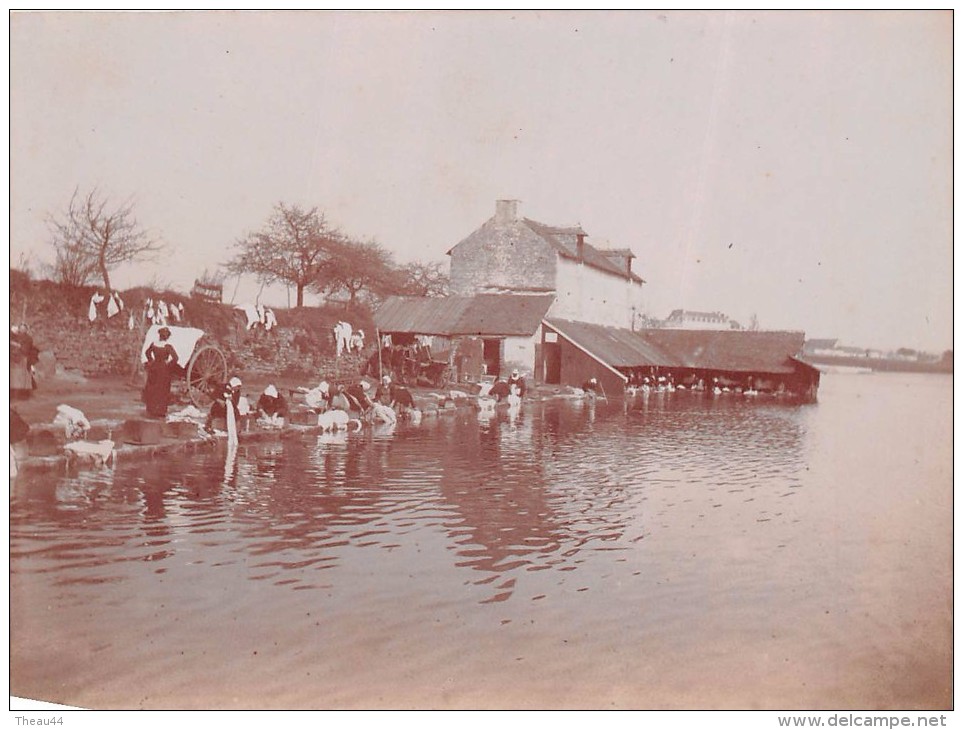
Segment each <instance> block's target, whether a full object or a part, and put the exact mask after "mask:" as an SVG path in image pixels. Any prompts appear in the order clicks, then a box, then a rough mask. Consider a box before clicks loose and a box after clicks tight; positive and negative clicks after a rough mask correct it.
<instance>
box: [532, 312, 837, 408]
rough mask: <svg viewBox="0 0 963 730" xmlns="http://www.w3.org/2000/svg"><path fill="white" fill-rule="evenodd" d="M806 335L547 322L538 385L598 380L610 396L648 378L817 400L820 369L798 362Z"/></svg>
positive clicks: (573, 383) (686, 384) (559, 321)
mask: <svg viewBox="0 0 963 730" xmlns="http://www.w3.org/2000/svg"><path fill="white" fill-rule="evenodd" d="M804 340H805V335H804V333H802V332H774V331H747V330H728V331H727V330H672V329H644V330H635V331H633V330H630V329H625V328H619V327H605V326H602V325H596V324H591V323H588V322H579V321H574V320H563V319H557V318H549V319H546V320H545V321H544V322H543V326H542V346H541V348H540V351H541V352H540V357H541V360H540V363H539V364H538V366H537V368H536V370H537V371H538V372H537V376H536V377H537V379H538V380H539V381H540V382H543V383H545V384H546V385H571V386H575V387H578V386H579V385H581V384H582V383H584V382H585V381H586V380H587V379H588V378H590V377H596V378H598V380H599V382H601V383H602V386H603V387H604V388H605V390H606V391H607V393H608V394H609V395H613V394H615V395H622V394H623V393H624V392H625V390H626V388H628V387H629V386H632V385H639V384H641V383H643V382H644V380H645V378H649V379H650V381H652V382H656V381H657V380H658V378H666V379H669V380H671V382H673V383H675V384H677V385H683V386H684V387H687V388H692V387H700V386H701V387H706V388H710V387H713V386H714V385H718V386H720V387H723V388H731V389H739V390H753V391H758V392H763V393H778V394H785V395H790V396H794V397H797V398H799V399H801V400H804V401H812V400H815V398H816V391H817V389H818V387H819V370H817V369H816V368H815V367H813V366H812V365H809V364H808V363H806V362H803V361H802V360H800V359H799V354H800V353H801V351H802V347H803V342H804Z"/></svg>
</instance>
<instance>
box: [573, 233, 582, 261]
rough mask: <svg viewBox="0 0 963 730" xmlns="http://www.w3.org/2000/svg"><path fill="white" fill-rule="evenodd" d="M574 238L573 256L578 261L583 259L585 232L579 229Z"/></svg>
mask: <svg viewBox="0 0 963 730" xmlns="http://www.w3.org/2000/svg"><path fill="white" fill-rule="evenodd" d="M570 240H571V239H570ZM575 240H576V243H575V256H576V258H577V259H578V260H579V261H584V260H585V232H584V231H581V230H580V231H579V232H578V234H577V238H576V239H575Z"/></svg>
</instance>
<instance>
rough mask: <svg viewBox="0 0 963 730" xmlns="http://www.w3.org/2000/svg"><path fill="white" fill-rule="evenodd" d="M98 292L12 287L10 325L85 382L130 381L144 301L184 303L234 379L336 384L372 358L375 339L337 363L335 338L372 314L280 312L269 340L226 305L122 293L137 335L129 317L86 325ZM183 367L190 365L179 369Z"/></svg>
mask: <svg viewBox="0 0 963 730" xmlns="http://www.w3.org/2000/svg"><path fill="white" fill-rule="evenodd" d="M93 291H94V289H93V288H84V289H76V290H65V289H64V288H62V287H60V286H59V285H57V284H54V283H53V282H47V281H34V282H23V281H18V282H17V286H16V287H11V318H12V321H14V322H18V321H26V323H27V324H28V326H29V327H30V332H31V335H32V336H33V338H34V343H35V344H36V346H37V347H38V348H39V349H40V350H42V351H48V352H52V353H53V355H54V356H55V357H56V360H57V365H58V367H60V368H62V369H66V370H74V371H79V372H82V373H83V374H84V375H86V376H88V377H91V376H93V377H96V376H101V375H112V376H118V375H120V376H125V377H127V376H131V375H132V374H133V373H134V371H135V368H136V367H137V365H138V363H139V360H140V349H141V346H142V345H143V341H144V336H145V332H146V326H145V325H143V324H142V323H141V319H140V317H139V314H140V311H141V307H142V304H143V300H144V299H146V297H147V296H153V298H154V299H155V300H156V299H157V298H164V299H165V301H177V300H182V301H184V302H185V322H183V323H182V324H184V325H185V326H189V327H198V328H200V329H203V330H204V331H205V332H206V333H207V334H206V335H205V337H204V339H202V340H201V343H202V344H203V343H205V342H207V343H210V344H213V345H216V346H217V347H219V348H220V349H221V351H222V352H224V354H225V357H226V359H227V361H228V368H229V370H231V371H236V372H244V373H263V374H276V375H284V374H286V375H307V376H310V377H311V378H313V377H314V376H316V375H318V374H321V375H325V376H329V377H332V378H348V377H355V376H357V375H358V374H359V373H360V370H361V365H362V362H363V361H364V359H365V357H367V356H368V355H370V353H371V352H373V351H374V344H375V343H374V342H373V340H374V337H373V336H369V338H368V340H367V341H366V347H365V352H364V354H362V355H356V354H355V355H342V357H341V358H335V356H334V355H335V346H334V341H333V337H332V334H331V330H332V328H333V326H334V324H335V323H336V322H337V321H338V320H339V319H345V320H347V321H349V322H351V323H352V324H353V325H354V326H355V327H356V328H357V327H361V328H363V329H364V328H367V329H366V332H369V333H371V335H373V333H374V326H373V324H372V322H371V317H370V314H369V313H368V312H367V311H362V310H360V309H359V310H357V311H352V312H345V311H344V310H343V309H342V308H340V307H339V308H334V307H303V308H301V309H294V310H275V314H276V315H277V319H278V323H279V326H278V327H275V328H274V329H272V331H271V332H265V331H264V330H263V329H260V328H256V329H253V330H247V329H246V327H245V319H244V316H243V314H242V313H241V312H239V311H237V310H235V309H234V308H233V307H232V306H231V305H229V304H210V303H205V302H199V301H196V300H191V299H189V298H186V297H183V296H178V295H176V293H174V294H173V295H172V293H170V292H160V293H152V292H146V291H145V290H131V291H130V292H123V293H122V295H123V297H124V301H125V302H126V303H127V307H128V311H130V310H131V309H132V310H133V311H134V312H135V313H136V314H137V315H138V316H137V317H135V320H136V325H135V327H134V329H133V330H131V329H129V328H128V323H129V318H128V316H127V312H125V313H122V314H120V315H117V316H115V317H112V318H110V319H106V318H104V317H101V318H99V319H97V320H96V321H95V322H93V323H91V322H89V321H88V319H87V317H86V314H87V306H88V303H89V299H90V295H91V294H92V293H93ZM182 364H184V365H186V363H182Z"/></svg>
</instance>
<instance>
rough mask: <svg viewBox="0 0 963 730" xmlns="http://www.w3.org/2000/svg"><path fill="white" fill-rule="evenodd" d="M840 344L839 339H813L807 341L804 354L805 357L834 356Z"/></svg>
mask: <svg viewBox="0 0 963 730" xmlns="http://www.w3.org/2000/svg"><path fill="white" fill-rule="evenodd" d="M838 342H839V339H838V338H834V339H826V338H823V339H817V338H814V339H811V340H806V343H805V344H804V345H803V354H805V355H832V354H833V353H834V352H835V351H836V345H837V343H838Z"/></svg>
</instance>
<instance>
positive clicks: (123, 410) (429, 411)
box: [11, 372, 568, 472]
mask: <svg viewBox="0 0 963 730" xmlns="http://www.w3.org/2000/svg"><path fill="white" fill-rule="evenodd" d="M242 379H243V381H244V387H243V390H242V392H243V394H244V395H245V396H246V397H247V399H248V400H249V401H250V402H251V403H252V404H254V403H256V402H257V399H258V397H259V395H260V393H261V392H262V391H263V390H264V388H265V387H266V386H267V385H269V384H274V385H275V387H277V389H278V390H279V391H281V392H282V393H283V394H285V395H289V400H290V401H291V406H292V417H291V418H289V419H288V422H287V423H286V424H285V426H283V427H281V428H276V427H273V428H272V427H262V426H259V425H258V424H256V422H254V421H253V419H252V420H251V421H248V422H246V423H245V424H244V426H243V427H242V428H241V430H240V431H239V433H238V441H239V443H241V444H244V443H252V442H256V441H264V440H271V439H280V438H284V437H286V436H290V435H294V434H311V433H320V432H321V431H322V430H323V429H322V428H321V427H319V426H317V425H316V424H315V423H314V422H313V419H312V418H311V417H310V414H309V413H308V412H307V411H306V410H304V409H301V410H300V411H299V410H298V399H297V395H296V392H297V389H298V388H299V387H305V386H310V385H314V384H313V383H306V382H300V381H296V380H294V379H292V378H280V379H269V378H267V377H265V376H263V375H258V374H242ZM453 389H454V390H456V391H459V392H460V393H464V394H465V396H466V397H457V398H448V399H439V398H438V397H437V396H438V395H446V394H448V393H449V391H447V390H439V389H423V388H412V389H411V391H412V394H413V395H414V397H415V399H416V402H417V403H418V404H420V405H422V406H425V407H423V408H422V411H423V415H424V416H425V417H427V418H431V417H434V416H436V415H442V416H444V415H450V414H454V413H456V412H458V411H459V410H462V409H477V407H478V404H477V399H476V398H475V397H474V393H473V391H472V389H471V387H470V386H459V387H456V388H453ZM557 391H558V388H552V389H550V390H549V389H541V390H539V389H533V390H532V391H531V396H530V400H542V399H545V398H552V397H558V396H559V395H563V394H562V393H560V392H557ZM564 395H568V393H567V392H566V393H565V394H564ZM172 396H173V397H174V398H175V402H172V404H171V406H170V408H169V413H171V414H173V413H175V412H177V411H179V410H181V409H183V408H185V407H187V406H188V405H190V403H189V401H188V400H186V398H185V397H184V396H183V395H182V396H181V397H179V398H178V397H177V393H176V392H175V393H172ZM61 404H64V405H69V406H71V407H73V408H77V409H79V410H80V411H82V412H83V413H84V415H85V416H86V418H87V420H88V421H90V424H91V428H90V431H89V432H88V435H87V439H86V440H87V441H88V442H91V443H97V442H100V441H102V440H110V441H113V442H114V449H113V454H112V458H113V459H119V460H128V459H131V458H143V459H151V458H157V457H159V456H167V455H170V454H175V453H184V452H194V451H199V450H203V449H209V448H215V447H216V445H217V444H218V443H222V442H223V441H224V440H225V437H224V435H223V434H218V435H215V436H211V435H209V434H206V433H204V432H202V431H201V430H200V429H199V428H198V427H197V425H196V424H192V423H190V422H181V423H173V422H168V423H164V422H161V421H157V420H152V419H147V418H146V416H145V413H144V405H143V402H142V401H141V388H140V386H139V385H138V384H136V383H132V382H131V381H130V380H129V379H127V378H122V377H116V376H105V377H100V378H87V377H84V376H83V375H81V374H79V373H76V372H59V373H58V374H57V375H56V376H55V377H53V378H51V379H49V380H46V381H44V382H42V383H41V384H40V386H39V387H38V388H37V389H36V390H34V391H33V393H32V394H31V396H30V397H29V398H26V399H23V400H14V401H11V410H15V411H16V412H17V413H18V414H19V415H20V417H21V418H23V419H24V420H25V421H26V422H27V424H28V425H29V426H30V429H31V432H32V436H31V437H30V438H29V439H28V441H27V442H22V443H20V444H17V445H16V446H15V447H14V451H15V454H16V458H17V468H18V470H19V471H21V472H23V471H54V470H63V469H66V468H78V469H80V468H85V467H96V466H99V463H98V462H97V460H93V461H90V462H88V461H87V460H86V459H84V458H77V457H75V456H72V455H70V454H67V453H66V452H65V451H64V449H63V445H64V443H65V442H66V439H65V438H64V436H63V427H61V426H56V425H54V424H53V420H54V417H55V416H56V414H57V407H58V406H59V405H61ZM205 415H206V414H205ZM132 423H133V424H140V423H146V424H156V425H151V426H149V428H151V430H152V431H153V432H154V434H153V436H152V437H151V438H150V439H148V440H149V441H150V443H141V441H143V439H142V438H139V437H137V436H136V435H135V434H134V433H133V431H137V430H139V429H137V428H136V427H132V426H131V424H132ZM39 434H43V435H45V436H47V438H45V439H44V440H43V443H38V439H37V438H36V437H37V436H38V435H39Z"/></svg>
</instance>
